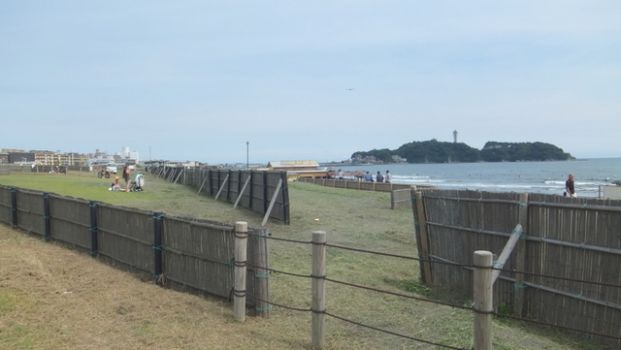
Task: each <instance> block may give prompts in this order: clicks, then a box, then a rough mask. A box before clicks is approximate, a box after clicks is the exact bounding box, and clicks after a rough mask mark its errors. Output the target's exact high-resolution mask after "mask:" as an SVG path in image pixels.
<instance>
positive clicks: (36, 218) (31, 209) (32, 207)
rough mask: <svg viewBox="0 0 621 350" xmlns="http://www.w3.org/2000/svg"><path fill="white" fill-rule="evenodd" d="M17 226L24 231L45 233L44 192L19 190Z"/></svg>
mask: <svg viewBox="0 0 621 350" xmlns="http://www.w3.org/2000/svg"><path fill="white" fill-rule="evenodd" d="M17 227H19V228H21V229H22V230H24V231H28V232H32V233H36V234H39V235H43V234H44V232H45V227H44V215H43V194H42V193H41V192H34V191H27V190H22V189H20V190H18V191H17Z"/></svg>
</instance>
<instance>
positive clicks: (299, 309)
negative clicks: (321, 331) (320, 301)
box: [253, 297, 311, 312]
mask: <svg viewBox="0 0 621 350" xmlns="http://www.w3.org/2000/svg"><path fill="white" fill-rule="evenodd" d="M253 299H254V300H255V301H260V302H262V303H266V304H269V305H272V306H276V307H280V308H283V309H286V310H292V311H299V312H311V308H305V309H303V308H300V307H295V306H289V305H284V304H278V303H275V302H273V301H267V300H263V299H261V298H257V297H254V298H253Z"/></svg>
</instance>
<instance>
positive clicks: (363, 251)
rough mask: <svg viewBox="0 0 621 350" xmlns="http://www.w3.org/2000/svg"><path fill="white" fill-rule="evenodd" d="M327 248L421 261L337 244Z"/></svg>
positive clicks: (329, 245) (405, 256) (410, 257)
mask: <svg viewBox="0 0 621 350" xmlns="http://www.w3.org/2000/svg"><path fill="white" fill-rule="evenodd" d="M326 246H328V247H332V248H338V249H344V250H351V251H354V252H360V253H369V254H375V255H383V256H390V257H393V258H401V259H407V260H416V261H419V260H421V259H420V258H417V257H413V256H407V255H399V254H392V253H384V252H377V251H373V250H367V249H362V248H353V247H346V246H342V245H336V244H326Z"/></svg>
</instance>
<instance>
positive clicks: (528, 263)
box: [423, 190, 621, 345]
mask: <svg viewBox="0 0 621 350" xmlns="http://www.w3.org/2000/svg"><path fill="white" fill-rule="evenodd" d="M423 202H424V208H425V219H426V220H427V225H428V236H429V237H428V239H429V252H428V253H429V255H430V256H431V258H432V259H435V260H437V261H439V262H442V261H444V262H453V263H457V264H464V265H470V264H472V261H471V254H472V252H473V251H474V250H490V251H492V252H494V253H496V254H499V253H500V252H501V251H502V248H503V247H504V244H505V243H506V241H507V239H508V237H509V233H510V232H511V230H512V229H513V227H514V226H515V225H516V224H517V223H518V222H519V195H518V194H516V193H486V192H475V191H439V190H436V191H425V192H424V193H423ZM525 212H526V213H527V217H526V230H525V235H526V236H524V237H523V239H524V240H525V245H524V247H525V251H524V252H523V255H524V256H525V264H524V267H523V268H524V269H525V271H526V272H527V273H526V274H525V276H524V281H523V283H516V280H515V278H514V277H515V276H514V275H513V273H511V272H504V271H503V272H502V273H501V275H500V278H499V280H498V282H497V283H496V285H495V288H494V307H495V309H496V310H497V311H498V310H501V311H502V310H503V308H504V307H505V306H506V307H513V306H514V305H512V303H513V294H514V291H515V290H516V288H523V289H524V304H523V305H521V306H520V307H521V308H522V309H521V310H522V316H523V317H526V318H529V319H533V320H538V321H542V322H546V323H550V324H553V325H559V326H564V327H573V328H577V329H582V330H586V331H591V332H600V333H601V332H603V333H605V334H607V335H610V336H616V337H621V288H618V287H614V286H607V285H596V284H589V283H584V282H580V281H595V282H599V283H604V284H611V285H617V286H618V285H621V234H620V232H621V231H620V228H621V201H610V200H605V201H604V200H597V199H586V198H580V199H575V198H564V197H559V196H550V195H542V194H529V197H528V204H527V210H526V211H525ZM516 255H517V253H516V251H515V250H514V252H513V253H512V255H511V257H510V258H509V260H508V262H507V264H506V265H505V267H504V269H505V270H512V269H515V266H516V262H515V257H516ZM541 275H549V276H558V277H561V279H554V278H549V277H544V276H541ZM432 276H433V284H434V285H438V286H442V287H444V288H448V289H451V290H459V291H461V293H462V294H464V295H465V296H467V297H470V296H471V294H470V293H471V290H472V285H471V283H472V282H471V281H472V276H471V271H470V269H469V268H464V267H459V266H453V265H446V264H439V263H436V264H432ZM567 279H571V280H567ZM573 280H578V281H573ZM599 340H600V341H602V342H606V343H609V342H610V341H609V340H605V339H599ZM616 345H618V344H616Z"/></svg>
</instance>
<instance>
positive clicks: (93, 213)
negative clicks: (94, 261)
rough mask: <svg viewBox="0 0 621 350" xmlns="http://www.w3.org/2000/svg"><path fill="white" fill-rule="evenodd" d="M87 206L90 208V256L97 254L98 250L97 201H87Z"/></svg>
mask: <svg viewBox="0 0 621 350" xmlns="http://www.w3.org/2000/svg"><path fill="white" fill-rule="evenodd" d="M88 207H89V210H90V221H91V227H90V229H89V231H90V232H91V256H92V257H95V256H97V251H98V250H99V245H98V242H97V202H93V201H91V202H89V203H88Z"/></svg>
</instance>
